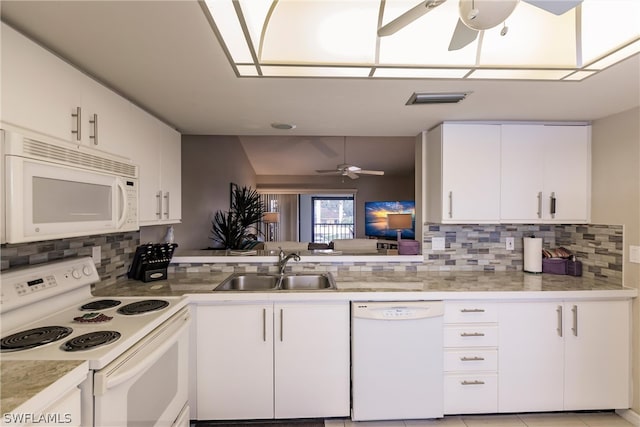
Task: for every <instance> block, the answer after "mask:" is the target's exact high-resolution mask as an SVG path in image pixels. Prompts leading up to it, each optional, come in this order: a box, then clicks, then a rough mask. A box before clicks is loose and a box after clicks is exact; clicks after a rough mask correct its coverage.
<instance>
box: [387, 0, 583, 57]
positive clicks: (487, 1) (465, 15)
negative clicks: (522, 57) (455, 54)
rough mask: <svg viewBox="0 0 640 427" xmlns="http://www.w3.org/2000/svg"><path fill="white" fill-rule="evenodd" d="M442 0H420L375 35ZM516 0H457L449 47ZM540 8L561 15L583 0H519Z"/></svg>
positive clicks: (461, 43) (505, 12) (490, 23)
mask: <svg viewBox="0 0 640 427" xmlns="http://www.w3.org/2000/svg"><path fill="white" fill-rule="evenodd" d="M445 1H446V0H423V1H421V2H420V4H418V5H417V6H414V7H412V8H411V9H409V10H408V11H406V12H405V13H403V14H402V15H400V16H398V17H397V18H395V19H394V20H392V21H390V22H389V23H387V24H385V25H383V26H382V27H380V28H379V29H378V36H379V37H384V36H390V35H391V34H393V33H395V32H397V31H398V30H400V29H402V28H404V27H406V26H407V25H409V24H410V23H412V22H413V21H415V20H416V19H418V18H420V17H421V16H422V15H424V14H426V13H427V12H430V11H432V10H433V9H435V8H436V7H438V6H440V5H441V4H442V3H444V2H445ZM519 1H520V0H459V7H458V9H459V11H460V16H459V18H458V23H457V24H456V28H455V30H454V31H453V36H452V37H451V42H450V43H449V50H450V51H451V50H459V49H462V48H463V47H465V46H467V45H468V44H469V43H471V42H473V41H474V40H475V39H476V37H477V36H478V33H479V32H480V31H483V30H488V29H490V28H493V27H495V26H497V25H499V24H501V23H504V22H505V20H506V19H507V18H508V17H509V16H510V15H511V13H512V12H513V11H514V9H515V8H516V6H517V5H518V2H519ZM522 1H524V2H525V3H529V4H531V5H533V6H536V7H539V8H540V9H542V10H545V11H547V12H550V13H553V14H554V15H562V14H564V13H565V12H568V11H569V10H571V9H573V8H575V7H576V6H578V5H579V4H580V3H582V1H583V0H522ZM507 31H508V28H507V27H506V25H505V26H504V27H503V29H502V31H501V32H500V34H502V35H503V36H504V35H505V34H507Z"/></svg>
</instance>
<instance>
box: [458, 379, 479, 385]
mask: <svg viewBox="0 0 640 427" xmlns="http://www.w3.org/2000/svg"><path fill="white" fill-rule="evenodd" d="M460 384H462V385H484V381H480V380H473V381H466V380H465V381H461V382H460Z"/></svg>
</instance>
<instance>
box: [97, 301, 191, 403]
mask: <svg viewBox="0 0 640 427" xmlns="http://www.w3.org/2000/svg"><path fill="white" fill-rule="evenodd" d="M190 322H191V316H190V314H189V309H188V308H185V309H183V310H182V311H181V312H180V313H178V314H177V315H175V316H174V317H173V318H172V319H169V320H168V321H167V323H166V324H165V325H164V326H159V327H158V330H156V331H154V332H155V333H154V334H153V336H150V337H148V338H146V339H144V338H143V340H142V341H140V342H139V343H137V344H135V345H134V346H133V347H132V348H131V349H130V350H128V351H127V352H125V353H124V354H122V355H121V356H120V357H118V358H117V359H116V360H114V361H113V362H111V363H110V364H109V365H108V366H106V367H105V368H104V369H102V370H100V371H97V372H96V373H95V375H94V377H93V380H94V395H96V396H101V395H103V394H105V393H106V392H107V390H109V389H112V388H114V387H117V386H118V385H120V384H122V383H124V382H125V381H128V380H130V379H132V378H134V377H136V376H137V375H140V374H142V373H144V372H145V371H146V370H147V369H149V368H150V367H151V366H152V365H153V364H154V363H155V362H156V361H157V360H158V359H160V357H162V355H163V354H164V353H165V352H166V351H167V350H168V349H169V348H170V347H171V346H172V345H174V344H175V343H176V342H177V341H178V337H179V336H180V334H182V333H183V332H184V331H185V330H186V329H187V328H188V327H189V324H190Z"/></svg>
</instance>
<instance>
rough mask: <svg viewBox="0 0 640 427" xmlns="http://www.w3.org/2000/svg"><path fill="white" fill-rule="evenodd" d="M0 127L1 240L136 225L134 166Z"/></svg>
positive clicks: (46, 237) (34, 238)
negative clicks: (0, 177)
mask: <svg viewBox="0 0 640 427" xmlns="http://www.w3.org/2000/svg"><path fill="white" fill-rule="evenodd" d="M1 132H2V151H3V155H2V157H3V168H4V171H3V172H4V176H3V180H4V187H3V190H4V210H5V211H4V212H5V218H4V220H5V224H4V225H5V230H4V231H5V236H4V237H5V239H3V240H4V241H6V242H7V243H21V242H33V241H38V240H50V239H61V238H66V237H76V236H88V235H93V234H106V233H115V232H124V231H134V230H138V229H139V226H138V167H137V166H136V165H134V164H132V163H130V162H129V161H128V160H127V159H124V158H121V157H118V156H113V155H109V154H107V153H104V152H101V151H98V150H93V149H90V148H87V147H84V146H80V145H75V144H71V143H67V142H58V141H56V140H52V139H47V138H45V137H40V136H37V137H31V136H29V137H28V136H25V135H24V134H20V133H16V132H11V131H7V130H4V131H1Z"/></svg>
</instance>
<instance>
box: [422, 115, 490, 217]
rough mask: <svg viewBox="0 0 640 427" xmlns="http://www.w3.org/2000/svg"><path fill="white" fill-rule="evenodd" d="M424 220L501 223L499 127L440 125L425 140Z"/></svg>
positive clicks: (456, 124) (485, 125)
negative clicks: (425, 188) (425, 186)
mask: <svg viewBox="0 0 640 427" xmlns="http://www.w3.org/2000/svg"><path fill="white" fill-rule="evenodd" d="M427 186H428V188H427V195H426V199H427V209H426V217H427V218H426V220H427V221H429V222H441V223H490V222H498V221H499V220H500V125H487V124H459V123H444V124H442V125H440V126H438V127H437V128H435V129H433V130H432V131H430V132H429V134H428V136H427Z"/></svg>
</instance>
